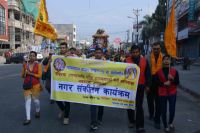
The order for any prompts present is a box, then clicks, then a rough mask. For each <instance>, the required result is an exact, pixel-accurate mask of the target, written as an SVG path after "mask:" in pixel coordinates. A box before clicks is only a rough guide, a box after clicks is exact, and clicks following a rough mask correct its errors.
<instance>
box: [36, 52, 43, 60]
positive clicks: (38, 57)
mask: <svg viewBox="0 0 200 133" xmlns="http://www.w3.org/2000/svg"><path fill="white" fill-rule="evenodd" d="M37 60H38V61H42V60H43V55H42V54H41V53H37Z"/></svg>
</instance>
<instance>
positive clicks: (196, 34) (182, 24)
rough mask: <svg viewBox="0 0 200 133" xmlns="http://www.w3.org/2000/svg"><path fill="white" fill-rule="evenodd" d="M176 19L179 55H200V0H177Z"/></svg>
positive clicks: (196, 56)
mask: <svg viewBox="0 0 200 133" xmlns="http://www.w3.org/2000/svg"><path fill="white" fill-rule="evenodd" d="M171 5H172V0H169V8H168V9H169V10H168V14H169V12H170V10H171ZM176 21H177V53H178V56H179V57H186V56H187V57H189V58H198V57H200V0H176Z"/></svg>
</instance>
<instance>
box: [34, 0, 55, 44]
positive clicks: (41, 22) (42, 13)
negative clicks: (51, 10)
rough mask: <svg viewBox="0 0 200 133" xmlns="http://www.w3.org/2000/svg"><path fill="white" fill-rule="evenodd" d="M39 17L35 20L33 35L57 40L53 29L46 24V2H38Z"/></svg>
mask: <svg viewBox="0 0 200 133" xmlns="http://www.w3.org/2000/svg"><path fill="white" fill-rule="evenodd" d="M39 9H40V10H39V15H38V18H37V20H36V24H35V28H34V33H35V34H37V35H41V36H44V37H46V38H49V39H51V40H56V39H57V33H56V30H55V29H54V27H53V26H52V25H51V24H50V23H49V22H48V12H47V9H46V1H45V0H41V1H40V8H39Z"/></svg>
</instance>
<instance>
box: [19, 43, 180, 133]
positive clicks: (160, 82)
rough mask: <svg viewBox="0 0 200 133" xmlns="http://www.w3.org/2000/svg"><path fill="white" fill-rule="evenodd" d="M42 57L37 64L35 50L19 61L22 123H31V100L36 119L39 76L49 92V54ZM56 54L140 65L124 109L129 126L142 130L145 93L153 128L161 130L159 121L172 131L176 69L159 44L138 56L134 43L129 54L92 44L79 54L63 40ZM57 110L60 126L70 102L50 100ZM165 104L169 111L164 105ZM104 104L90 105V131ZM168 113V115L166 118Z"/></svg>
mask: <svg viewBox="0 0 200 133" xmlns="http://www.w3.org/2000/svg"><path fill="white" fill-rule="evenodd" d="M54 54H55V53H53V52H50V53H49V56H48V57H47V58H45V59H44V61H43V62H42V63H38V62H37V61H36V60H37V53H36V52H34V51H31V52H30V55H29V61H28V62H26V63H24V64H23V69H22V75H21V76H22V78H24V82H23V92H24V98H25V110H26V119H25V121H24V122H23V125H29V124H30V123H31V101H32V100H33V102H34V104H35V107H36V110H35V117H36V118H40V100H39V97H40V93H41V90H42V85H41V83H40V79H42V80H44V81H45V88H46V90H47V91H48V92H49V93H51V62H52V55H54ZM59 55H62V56H65V57H70V56H73V57H80V58H92V59H96V60H109V61H114V62H123V63H130V64H137V65H138V66H139V68H140V77H139V81H138V87H137V94H136V100H135V101H136V108H135V110H132V109H127V116H128V121H129V125H128V127H129V128H133V127H134V126H135V127H136V131H137V132H138V133H144V132H145V128H144V111H143V101H144V96H145V94H146V98H147V103H148V110H149V120H151V121H152V122H154V126H155V128H156V129H158V130H159V129H161V121H162V124H163V127H164V132H166V133H170V132H172V131H173V130H175V125H174V123H173V122H174V117H175V107H176V97H177V85H179V74H178V71H177V70H176V69H175V68H174V67H172V65H171V57H170V56H169V55H167V54H166V55H164V54H162V52H161V47H160V43H159V42H156V43H154V44H153V45H152V51H151V53H150V54H149V55H146V56H144V55H142V54H141V49H140V47H139V46H137V45H132V47H131V50H130V52H129V53H126V54H125V53H124V52H123V51H120V52H118V53H116V54H114V55H116V56H113V55H112V54H110V53H109V51H108V50H104V49H102V48H99V47H96V48H95V50H94V52H93V53H90V54H87V55H85V54H83V53H82V51H81V50H77V49H76V48H70V49H68V45H67V43H65V42H63V43H61V44H60V53H59ZM50 102H51V103H56V104H57V105H58V107H59V109H60V113H59V118H61V119H62V122H63V124H64V125H68V124H69V122H70V119H69V118H70V104H71V103H70V102H66V101H53V100H50ZM168 107H169V113H167V110H168V109H167V108H168ZM104 108H105V107H104V106H97V105H90V120H91V123H90V130H91V131H95V130H97V129H98V128H100V125H102V123H103V114H104ZM167 114H169V117H167V116H168V115H167Z"/></svg>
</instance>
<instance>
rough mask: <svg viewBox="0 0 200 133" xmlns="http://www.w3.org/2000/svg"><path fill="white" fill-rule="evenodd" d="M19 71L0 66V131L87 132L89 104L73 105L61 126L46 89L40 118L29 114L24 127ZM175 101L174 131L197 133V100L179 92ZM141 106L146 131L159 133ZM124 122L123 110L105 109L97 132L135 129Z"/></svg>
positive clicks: (120, 132) (199, 119) (199, 106)
mask: <svg viewBox="0 0 200 133" xmlns="http://www.w3.org/2000/svg"><path fill="white" fill-rule="evenodd" d="M20 71H21V65H2V66H0V75H1V76H0V91H1V96H0V106H1V109H0V114H1V115H0V133H27V132H29V133H89V130H88V129H89V122H90V121H89V120H90V119H89V118H90V117H89V116H90V115H89V106H88V105H81V104H72V108H71V116H70V125H68V126H64V125H62V121H61V120H59V119H58V117H57V115H58V113H59V110H58V108H57V106H56V105H51V104H49V95H48V93H47V92H46V91H45V90H44V91H43V92H42V94H41V118H40V120H36V119H35V118H34V114H33V113H32V123H31V125H29V126H23V125H22V122H23V120H24V119H25V108H24V99H23V94H22V89H21V86H22V80H21V78H20V74H19V73H20ZM177 100H178V101H177V110H176V118H175V125H176V133H197V131H199V130H200V102H199V101H197V100H195V99H193V98H192V97H191V96H190V95H188V94H186V93H184V92H182V91H179V95H178V99H177ZM32 107H33V106H32ZM144 108H145V128H146V132H147V133H162V132H163V130H156V129H154V127H153V123H152V122H151V121H149V120H148V117H147V116H148V114H147V104H146V101H145V104H144ZM33 109H34V108H32V112H34V110H33ZM127 124H128V122H127V114H126V110H122V109H113V108H105V115H104V119H103V125H102V126H101V127H100V129H99V130H98V131H97V133H112V132H113V133H134V132H135V129H134V128H133V129H129V128H128V127H127Z"/></svg>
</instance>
